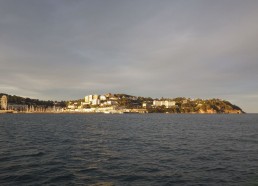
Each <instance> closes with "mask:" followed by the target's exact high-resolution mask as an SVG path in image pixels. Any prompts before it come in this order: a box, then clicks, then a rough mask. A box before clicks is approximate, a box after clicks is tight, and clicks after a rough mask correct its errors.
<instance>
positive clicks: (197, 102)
mask: <svg viewBox="0 0 258 186" xmlns="http://www.w3.org/2000/svg"><path fill="white" fill-rule="evenodd" d="M2 95H6V96H7V98H8V103H9V104H25V105H29V106H30V105H33V106H45V107H52V106H54V105H55V106H59V107H63V108H66V107H67V105H68V104H71V103H76V104H77V105H81V103H82V102H83V101H84V99H78V100H71V101H60V102H57V101H50V100H48V101H42V100H38V99H31V98H24V97H20V96H16V95H8V94H3V93H0V97H2ZM112 96H113V98H116V99H115V100H116V106H117V107H120V108H127V109H134V108H136V109H143V108H145V109H146V110H147V111H148V112H149V113H244V111H243V110H242V109H241V108H240V107H238V106H236V105H234V104H232V103H230V102H229V101H226V100H222V99H190V98H184V97H177V98H160V99H157V98H156V99H153V98H151V97H140V96H139V97H138V96H131V95H127V94H113V95H112ZM154 100H161V101H165V100H168V101H174V102H175V105H174V106H171V107H169V108H167V107H165V106H164V105H163V106H154V105H153V101H154ZM94 107H96V106H94Z"/></svg>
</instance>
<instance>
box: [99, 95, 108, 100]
mask: <svg viewBox="0 0 258 186" xmlns="http://www.w3.org/2000/svg"><path fill="white" fill-rule="evenodd" d="M99 99H100V100H101V101H106V100H107V98H106V96H103V95H102V96H100V97H99Z"/></svg>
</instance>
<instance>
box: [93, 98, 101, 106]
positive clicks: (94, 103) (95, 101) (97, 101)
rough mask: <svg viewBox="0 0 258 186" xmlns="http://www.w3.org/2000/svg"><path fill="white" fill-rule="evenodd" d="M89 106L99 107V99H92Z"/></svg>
mask: <svg viewBox="0 0 258 186" xmlns="http://www.w3.org/2000/svg"><path fill="white" fill-rule="evenodd" d="M91 104H92V105H99V104H100V100H99V99H93V100H92V103H91Z"/></svg>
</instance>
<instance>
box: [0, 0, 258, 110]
mask: <svg viewBox="0 0 258 186" xmlns="http://www.w3.org/2000/svg"><path fill="white" fill-rule="evenodd" d="M257 12H258V2H257V1H252V0H247V1H245V2H243V1H238V0H231V1H203V0H200V1H198V0H197V1H188V2H185V1H166V0H162V1H159V2H157V1H152V0H148V1H147V0H141V1H137V2H136V1H118V0H111V1H32V0H25V1H18V0H11V1H1V2H0V88H1V92H7V93H10V94H16V95H26V96H32V97H38V98H41V99H73V97H75V98H78V97H83V96H84V95H86V94H89V93H93V92H94V93H106V92H123V93H130V94H134V95H141V96H152V97H161V96H164V97H176V96H186V97H203V98H210V97H221V98H227V99H232V100H234V101H235V102H236V103H239V104H240V106H243V107H244V108H245V109H246V111H251V112H258V110H257V109H258V108H257V107H256V106H255V105H254V104H252V103H253V102H254V101H256V102H257V101H258V99H257V98H256V97H257V96H255V95H258V84H257V83H256V80H257V79H258V75H257V72H256V71H257V69H258V63H257V59H258V54H257V51H258V44H257V43H258V36H257V32H258V23H257V16H258V13H257ZM249 95H254V97H252V99H249V98H248V99H245V97H248V96H249Z"/></svg>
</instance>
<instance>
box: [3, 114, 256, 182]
mask: <svg viewBox="0 0 258 186" xmlns="http://www.w3.org/2000/svg"><path fill="white" fill-rule="evenodd" d="M94 184H99V185H101V184H102V185H105V184H106V185H112V184H113V185H258V115H257V114H245V115H190V114H189V115H188V114H182V115H176V114H174V115H170V114H143V115H140V114H139V115H138V114H123V115H105V114H9V115H8V114H1V115H0V185H94Z"/></svg>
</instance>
